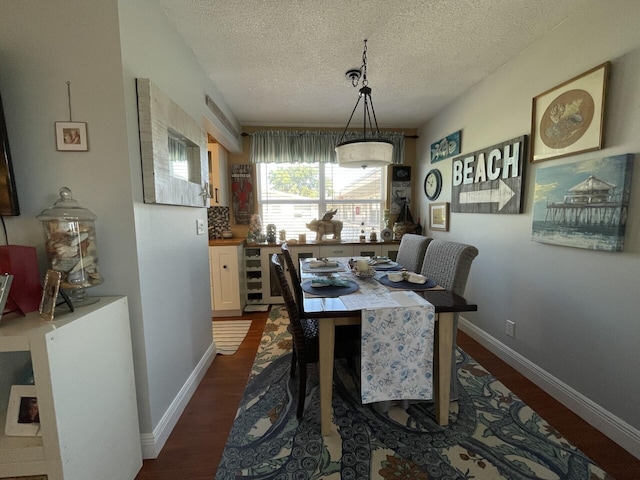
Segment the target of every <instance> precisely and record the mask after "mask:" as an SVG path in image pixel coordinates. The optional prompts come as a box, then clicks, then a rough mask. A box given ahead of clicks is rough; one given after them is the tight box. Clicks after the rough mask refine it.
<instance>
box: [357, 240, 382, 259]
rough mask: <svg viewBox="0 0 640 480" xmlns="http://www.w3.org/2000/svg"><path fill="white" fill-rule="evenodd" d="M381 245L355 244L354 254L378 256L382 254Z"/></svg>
mask: <svg viewBox="0 0 640 480" xmlns="http://www.w3.org/2000/svg"><path fill="white" fill-rule="evenodd" d="M380 251H381V250H380V245H376V244H371V243H368V244H362V245H354V246H353V255H354V256H356V257H376V256H380V255H381V254H380Z"/></svg>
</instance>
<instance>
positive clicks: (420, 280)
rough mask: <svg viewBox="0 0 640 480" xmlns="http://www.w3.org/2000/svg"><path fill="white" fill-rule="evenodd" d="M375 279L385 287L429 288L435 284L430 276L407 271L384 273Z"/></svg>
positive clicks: (403, 288) (405, 288) (404, 288)
mask: <svg viewBox="0 0 640 480" xmlns="http://www.w3.org/2000/svg"><path fill="white" fill-rule="evenodd" d="M377 280H378V281H379V282H380V283H382V284H383V285H385V286H387V287H391V288H398V289H402V290H414V291H415V290H429V289H431V288H433V287H435V286H436V282H434V281H433V280H431V279H430V278H427V277H425V276H424V275H420V274H419V273H413V272H407V271H402V272H389V273H385V274H384V275H381V276H379V277H378V278H377Z"/></svg>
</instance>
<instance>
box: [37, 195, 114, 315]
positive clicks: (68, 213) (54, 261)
mask: <svg viewBox="0 0 640 480" xmlns="http://www.w3.org/2000/svg"><path fill="white" fill-rule="evenodd" d="M37 218H38V220H40V221H41V222H42V225H43V227H44V234H45V241H46V243H45V250H46V253H47V262H48V264H49V268H50V269H51V270H55V271H58V272H61V274H62V280H61V283H60V288H62V289H64V290H65V291H67V293H69V297H70V298H71V301H72V303H73V305H74V306H81V305H89V304H91V303H95V302H97V301H98V299H97V298H94V297H89V296H88V295H87V292H86V290H85V289H86V288H89V287H94V286H96V285H100V284H101V283H102V282H103V278H102V275H100V273H99V272H98V244H97V241H96V227H95V219H96V218H97V216H96V215H95V214H94V213H93V212H91V210H88V209H86V208H83V207H81V206H80V204H79V203H78V202H77V201H76V200H74V198H73V194H72V192H71V190H70V189H69V188H67V187H62V188H61V189H60V199H58V200H57V201H56V202H55V203H54V204H53V206H52V207H50V208H47V209H46V210H43V211H42V212H41V213H40V215H38V217H37Z"/></svg>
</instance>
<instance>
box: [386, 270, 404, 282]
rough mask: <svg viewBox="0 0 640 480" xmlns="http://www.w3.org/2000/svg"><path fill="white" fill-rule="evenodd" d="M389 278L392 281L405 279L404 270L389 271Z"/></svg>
mask: <svg viewBox="0 0 640 480" xmlns="http://www.w3.org/2000/svg"><path fill="white" fill-rule="evenodd" d="M387 278H388V279H389V281H390V282H401V281H403V280H404V274H403V273H402V272H397V273H387Z"/></svg>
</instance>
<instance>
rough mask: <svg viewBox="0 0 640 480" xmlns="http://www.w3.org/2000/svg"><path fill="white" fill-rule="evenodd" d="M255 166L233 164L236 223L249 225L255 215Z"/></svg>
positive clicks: (232, 176)
mask: <svg viewBox="0 0 640 480" xmlns="http://www.w3.org/2000/svg"><path fill="white" fill-rule="evenodd" d="M253 184H254V182H253V166H252V165H231V195H232V200H233V216H234V219H235V223H236V225H249V223H250V220H251V215H253Z"/></svg>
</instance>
